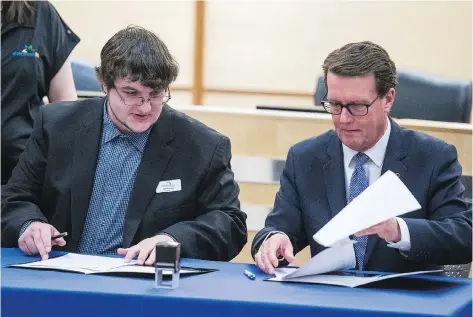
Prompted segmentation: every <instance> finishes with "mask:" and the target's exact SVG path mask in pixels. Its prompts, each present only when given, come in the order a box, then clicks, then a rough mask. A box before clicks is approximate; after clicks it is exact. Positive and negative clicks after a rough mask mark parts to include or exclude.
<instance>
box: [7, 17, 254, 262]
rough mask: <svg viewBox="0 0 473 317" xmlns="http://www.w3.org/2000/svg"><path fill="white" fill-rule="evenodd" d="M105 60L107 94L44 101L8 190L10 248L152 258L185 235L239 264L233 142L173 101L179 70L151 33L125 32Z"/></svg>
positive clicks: (240, 219)
mask: <svg viewBox="0 0 473 317" xmlns="http://www.w3.org/2000/svg"><path fill="white" fill-rule="evenodd" d="M100 60H101V61H100V66H99V67H97V69H96V72H97V77H98V78H99V80H100V82H101V84H102V87H103V89H104V91H105V93H106V96H105V97H103V98H95V99H86V100H79V101H75V102H64V103H60V104H56V105H46V106H43V107H41V110H40V112H39V115H38V119H37V120H36V121H35V128H34V130H33V134H32V137H31V138H30V140H29V141H28V143H27V146H26V149H25V154H24V155H22V156H21V157H20V161H19V163H18V165H17V167H16V168H15V169H14V170H13V174H12V177H11V179H10V181H9V182H8V183H7V185H6V186H5V187H4V189H3V191H2V245H3V246H9V247H20V249H21V250H23V252H25V253H26V254H32V255H33V254H39V255H41V257H42V258H43V259H47V258H48V252H49V251H51V247H52V246H54V245H60V246H64V245H65V247H66V250H68V251H72V252H78V253H85V254H117V253H118V254H119V255H122V256H124V257H125V260H126V261H129V260H131V259H132V258H134V257H135V256H138V263H141V264H149V265H151V264H153V263H154V261H155V246H156V244H157V243H159V242H166V241H177V242H179V243H180V244H181V256H182V257H189V258H199V259H208V260H221V261H227V260H231V259H232V258H233V257H235V256H236V255H237V254H238V253H239V252H240V251H241V249H242V248H243V246H244V245H245V243H246V241H247V229H246V214H245V213H244V212H242V211H241V210H240V202H239V200H238V194H239V188H238V185H237V183H236V182H235V180H234V177H233V172H232V170H231V167H230V159H231V146H230V140H229V139H228V138H227V137H225V136H223V135H221V134H220V133H218V132H216V131H214V130H212V129H210V128H208V127H207V126H205V125H204V124H202V123H200V122H198V121H196V120H194V119H191V118H189V117H187V116H186V115H185V114H183V113H181V112H178V111H176V110H174V109H172V108H171V107H169V106H168V105H167V101H168V100H169V99H170V98H171V95H170V91H169V85H170V84H171V83H172V82H173V81H174V80H175V79H176V77H177V75H178V71H179V67H178V64H177V63H176V61H175V60H174V58H173V56H172V55H171V53H170V52H169V50H168V49H167V47H166V45H165V44H164V43H163V42H162V41H161V39H160V38H159V37H158V36H156V35H155V34H154V33H152V32H151V31H148V30H146V29H143V28H140V27H135V26H130V27H128V28H126V29H123V30H121V31H119V32H118V33H116V34H115V35H114V36H113V37H112V38H111V39H110V40H108V41H107V43H106V44H105V46H104V47H103V48H102V52H101V55H100ZM58 231H61V232H63V231H66V232H68V233H69V235H68V236H67V237H66V238H60V239H56V240H54V241H53V242H51V236H52V235H55V234H56V233H57V232H58Z"/></svg>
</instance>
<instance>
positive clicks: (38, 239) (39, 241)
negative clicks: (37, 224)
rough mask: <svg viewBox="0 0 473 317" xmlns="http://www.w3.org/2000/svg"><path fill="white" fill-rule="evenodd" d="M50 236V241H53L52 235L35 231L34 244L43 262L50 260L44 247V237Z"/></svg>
mask: <svg viewBox="0 0 473 317" xmlns="http://www.w3.org/2000/svg"><path fill="white" fill-rule="evenodd" d="M48 234H49V239H50V240H51V234H50V233H49V232H46V233H43V232H41V229H39V230H34V231H33V240H34V244H35V245H36V249H37V250H38V253H39V255H40V256H41V260H47V259H48V252H47V251H46V248H45V247H44V242H43V236H47V235H48Z"/></svg>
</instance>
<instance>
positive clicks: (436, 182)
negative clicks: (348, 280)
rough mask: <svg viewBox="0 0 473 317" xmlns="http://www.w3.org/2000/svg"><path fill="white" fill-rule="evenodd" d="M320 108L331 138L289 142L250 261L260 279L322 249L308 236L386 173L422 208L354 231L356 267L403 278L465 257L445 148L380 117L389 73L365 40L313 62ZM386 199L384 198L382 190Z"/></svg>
mask: <svg viewBox="0 0 473 317" xmlns="http://www.w3.org/2000/svg"><path fill="white" fill-rule="evenodd" d="M323 71H324V76H325V86H326V89H327V95H326V96H325V98H324V100H323V101H322V105H323V107H324V109H325V110H326V111H327V112H328V113H330V114H331V115H332V120H333V124H334V127H335V131H333V130H331V131H328V132H326V133H324V134H322V135H320V136H317V137H314V138H311V139H308V140H305V141H302V142H300V143H299V144H296V145H294V146H293V147H292V148H291V149H290V151H289V154H288V157H287V161H286V166H285V168H284V171H283V174H282V176H281V187H280V190H279V192H278V193H277V195H276V201H275V205H274V209H273V210H272V212H271V213H270V214H269V215H268V217H267V219H266V223H265V228H264V229H262V230H261V231H260V232H259V233H258V234H257V235H256V236H255V239H254V240H253V245H252V254H253V256H254V257H255V261H256V264H257V265H258V267H259V268H261V269H262V270H263V271H264V272H267V273H273V272H274V268H275V267H278V266H280V265H283V264H287V263H288V262H292V261H294V260H295V258H294V254H296V253H297V252H299V251H300V250H302V249H303V248H305V247H306V246H307V245H309V246H310V248H311V254H312V256H314V255H316V254H317V253H318V252H320V251H322V250H323V249H324V247H323V246H321V245H319V244H317V243H316V242H315V241H314V240H313V239H312V236H313V235H314V234H315V233H316V232H317V231H318V230H320V229H321V228H322V227H323V226H324V225H325V224H326V223H327V222H328V221H329V220H330V219H331V218H333V217H334V216H335V215H336V214H337V213H338V212H339V211H340V210H342V209H343V208H344V207H345V206H346V204H347V203H349V202H350V201H351V200H352V199H354V198H355V197H356V196H357V195H359V194H360V193H361V192H362V191H363V190H365V189H366V188H367V187H368V186H369V185H370V184H372V183H373V182H375V181H376V180H377V179H378V178H379V177H380V175H381V174H383V173H384V172H386V171H388V170H391V171H393V172H394V173H396V174H397V175H398V176H399V177H400V178H401V180H402V181H403V182H404V184H406V186H407V187H408V188H409V190H410V191H411V192H412V193H413V195H414V196H415V197H416V198H417V200H418V201H419V203H420V205H421V206H422V208H421V209H420V210H416V211H414V212H411V213H408V214H406V215H403V216H402V217H396V218H392V219H389V220H387V221H385V222H382V223H380V224H377V225H375V226H373V227H370V228H367V229H366V230H363V231H361V232H358V233H357V234H356V235H355V236H354V237H353V239H355V240H356V241H357V243H356V244H354V251H355V252H354V253H355V259H354V260H355V261H354V262H356V268H357V269H360V270H372V271H386V272H407V271H418V270H424V269H429V268H438V265H442V264H462V263H469V262H471V260H472V243H471V241H472V222H471V220H472V216H471V203H469V202H468V201H467V200H465V199H464V197H463V192H464V186H463V185H462V184H461V182H460V175H461V166H460V164H459V162H458V160H457V152H456V149H455V147H454V146H452V145H449V144H447V143H445V142H443V141H441V140H439V139H436V138H433V137H431V136H428V135H425V134H421V133H419V132H416V131H412V130H408V129H404V128H401V127H399V125H397V124H396V123H395V122H394V121H392V120H391V118H390V117H389V111H390V109H391V107H392V105H393V102H394V98H395V95H396V91H395V87H396V81H397V73H396V66H395V64H394V62H393V61H392V60H391V59H390V57H389V56H388V54H387V52H386V51H385V50H384V49H383V48H382V47H380V46H378V45H376V44H374V43H371V42H360V43H351V44H347V45H345V46H343V47H342V48H340V49H337V50H335V51H333V52H332V53H330V54H329V55H328V57H327V58H326V59H325V61H324V64H323ZM387 194H388V195H389V193H387Z"/></svg>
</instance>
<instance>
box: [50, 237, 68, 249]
mask: <svg viewBox="0 0 473 317" xmlns="http://www.w3.org/2000/svg"><path fill="white" fill-rule="evenodd" d="M51 245H52V246H54V245H58V246H60V247H63V246H65V245H66V240H64V238H58V239H55V240H53V241H51Z"/></svg>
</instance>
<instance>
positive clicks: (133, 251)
mask: <svg viewBox="0 0 473 317" xmlns="http://www.w3.org/2000/svg"><path fill="white" fill-rule="evenodd" d="M166 241H174V240H173V239H172V238H171V237H170V236H168V235H165V234H158V235H157V236H154V237H151V238H148V239H144V240H143V241H141V242H140V243H138V244H137V245H134V246H132V247H129V248H127V249H124V248H119V249H118V250H117V253H118V254H119V255H121V256H124V257H125V262H127V263H128V262H130V261H131V260H132V259H133V258H134V257H135V256H138V260H137V261H136V264H139V265H153V264H154V261H155V260H156V244H157V243H159V242H166Z"/></svg>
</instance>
